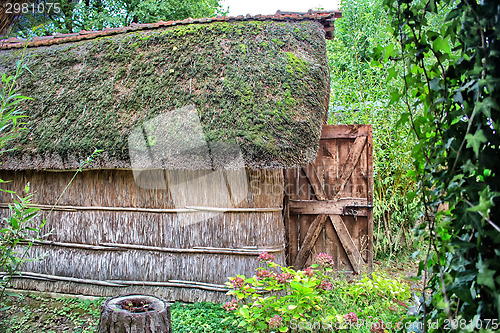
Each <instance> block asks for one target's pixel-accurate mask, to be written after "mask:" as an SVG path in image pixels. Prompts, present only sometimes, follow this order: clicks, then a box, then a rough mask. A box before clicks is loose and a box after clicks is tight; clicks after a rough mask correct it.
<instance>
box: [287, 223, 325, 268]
mask: <svg viewBox="0 0 500 333" xmlns="http://www.w3.org/2000/svg"><path fill="white" fill-rule="evenodd" d="M326 218H327V215H318V216H317V217H316V218H315V219H314V221H313V222H312V223H311V225H310V226H309V229H308V230H307V234H306V237H305V238H304V242H303V244H302V248H301V249H300V251H299V253H298V254H297V258H296V259H295V263H294V265H293V266H294V267H295V269H302V268H303V267H304V264H305V263H306V261H307V258H308V257H309V254H310V252H311V249H312V248H313V246H314V244H315V243H316V240H317V239H318V236H319V234H320V232H321V230H323V225H324V224H325V221H326Z"/></svg>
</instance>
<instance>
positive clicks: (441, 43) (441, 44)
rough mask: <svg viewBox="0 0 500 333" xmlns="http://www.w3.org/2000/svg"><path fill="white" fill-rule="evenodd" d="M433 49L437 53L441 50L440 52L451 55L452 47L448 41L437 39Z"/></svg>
mask: <svg viewBox="0 0 500 333" xmlns="http://www.w3.org/2000/svg"><path fill="white" fill-rule="evenodd" d="M432 47H433V48H434V50H436V51H437V50H439V51H442V52H443V53H447V54H450V53H451V49H450V45H449V44H448V42H447V41H446V40H444V39H443V38H441V37H438V38H436V39H435V40H434V41H433V42H432Z"/></svg>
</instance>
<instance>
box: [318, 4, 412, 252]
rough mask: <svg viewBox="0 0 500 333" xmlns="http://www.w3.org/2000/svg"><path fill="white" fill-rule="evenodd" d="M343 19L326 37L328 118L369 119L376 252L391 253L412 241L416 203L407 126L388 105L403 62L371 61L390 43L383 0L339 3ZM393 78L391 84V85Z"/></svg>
mask: <svg viewBox="0 0 500 333" xmlns="http://www.w3.org/2000/svg"><path fill="white" fill-rule="evenodd" d="M341 8H342V18H341V19H337V20H335V39H333V40H331V41H328V43H327V47H328V57H329V63H330V73H331V95H330V96H331V98H330V103H331V106H330V117H329V122H330V123H334V124H339V123H342V124H371V125H372V126H373V144H374V147H373V148H374V201H375V202H374V206H375V207H374V222H375V229H374V230H375V246H374V251H375V256H377V255H378V256H384V255H389V256H390V255H392V254H394V253H398V252H400V251H402V250H405V249H407V248H409V247H410V246H411V240H410V234H411V233H410V229H411V228H413V226H414V225H415V222H416V221H417V220H418V216H417V214H418V211H419V207H418V206H417V204H416V203H415V202H414V201H413V200H412V198H410V197H408V195H407V194H408V192H411V191H414V190H415V188H416V183H415V181H414V179H413V178H412V177H411V175H408V173H407V171H408V170H409V169H411V167H412V164H411V161H412V160H411V153H410V149H409V148H410V147H412V146H413V145H414V137H413V135H412V133H411V131H410V127H409V126H408V125H406V124H401V123H398V119H399V116H400V114H401V113H403V112H404V108H403V106H402V105H401V104H398V103H393V104H392V105H389V106H388V104H389V101H390V100H391V98H392V96H393V95H392V94H391V92H392V91H398V90H399V89H400V88H401V86H400V84H398V83H391V82H387V79H390V78H391V77H393V76H398V75H399V73H400V72H401V66H399V65H398V64H396V66H394V67H391V68H390V70H389V71H388V68H389V67H390V63H389V64H384V65H382V64H380V63H379V62H377V61H375V59H376V58H375V53H374V50H375V49H377V48H381V47H383V46H384V45H392V44H391V43H392V41H393V39H392V37H391V35H390V34H388V32H387V24H388V19H387V15H386V14H385V11H384V8H383V4H382V0H356V1H343V2H342V7H341ZM389 83H391V84H389Z"/></svg>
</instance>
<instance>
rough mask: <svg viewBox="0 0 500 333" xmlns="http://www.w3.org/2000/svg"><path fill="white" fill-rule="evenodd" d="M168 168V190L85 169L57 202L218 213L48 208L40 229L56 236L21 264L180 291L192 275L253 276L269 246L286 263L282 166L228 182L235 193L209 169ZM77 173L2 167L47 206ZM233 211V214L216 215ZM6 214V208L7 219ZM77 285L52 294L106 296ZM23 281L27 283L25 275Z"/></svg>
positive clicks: (0, 197) (201, 280)
mask: <svg viewBox="0 0 500 333" xmlns="http://www.w3.org/2000/svg"><path fill="white" fill-rule="evenodd" d="M168 174H169V181H168V184H169V185H170V186H169V187H168V189H164V190H162V189H144V188H140V187H139V186H137V185H136V183H135V180H134V175H133V172H132V171H131V170H103V171H84V172H82V173H81V174H79V175H78V176H77V177H76V178H75V180H74V183H72V184H71V186H70V187H69V188H68V190H67V191H66V193H65V194H64V195H63V196H62V197H61V199H60V201H59V202H60V205H61V206H62V207H72V208H74V207H117V206H118V207H135V208H141V207H142V208H143V209H165V210H166V209H175V208H174V207H175V206H176V205H177V204H180V205H184V206H188V207H195V208H199V207H200V206H203V207H205V206H209V207H213V208H216V209H209V210H197V209H193V208H189V209H190V210H192V211H189V212H181V213H178V212H177V213H172V212H169V211H167V212H154V211H153V212H151V211H147V212H145V211H114V210H86V209H85V210H80V209H75V210H64V209H62V210H57V211H52V213H51V215H50V216H48V215H47V214H48V211H46V210H44V211H42V212H41V213H40V215H41V216H40V218H43V217H46V218H47V224H46V226H45V227H44V230H43V231H44V232H50V231H52V234H51V235H50V236H49V238H48V239H47V240H44V241H42V242H38V243H37V244H35V245H36V246H34V247H33V248H31V250H30V251H29V253H28V255H29V256H31V257H35V256H36V255H37V254H38V255H39V256H41V257H42V258H43V260H42V261H33V262H28V263H26V265H25V267H24V268H23V269H24V270H25V271H27V272H32V273H34V274H44V275H50V276H58V277H60V278H61V279H65V278H71V279H80V280H96V281H108V282H112V283H118V284H121V283H120V282H117V281H122V282H123V281H130V283H131V284H134V283H133V281H144V282H145V283H146V282H147V283H149V287H151V288H152V287H155V288H156V287H158V286H159V284H162V283H165V282H168V283H170V284H169V285H164V287H165V288H167V287H168V288H173V287H178V288H181V289H182V288H184V287H186V286H183V285H180V283H181V282H179V281H191V283H192V284H193V285H197V286H198V285H200V284H201V285H205V284H215V285H223V284H224V283H225V282H226V281H227V278H228V277H229V276H236V275H237V274H245V275H252V274H254V270H255V268H256V267H258V265H259V263H258V260H257V258H256V256H257V255H258V254H260V253H261V251H267V252H272V253H273V254H274V256H275V257H276V262H277V263H279V264H284V262H285V254H284V245H283V244H284V237H283V221H282V213H281V211H278V209H277V207H280V206H281V205H282V202H283V191H282V189H283V172H282V170H270V169H266V170H252V169H247V170H245V174H246V176H245V178H243V179H232V180H228V183H229V184H231V186H230V189H231V190H232V191H229V192H228V188H227V184H228V183H218V182H215V183H214V182H211V181H210V180H211V179H210V178H207V177H204V175H205V176H206V172H201V171H186V170H181V171H169V172H168ZM72 176H73V174H72V173H63V172H33V171H24V172H5V171H4V172H0V178H2V179H11V180H12V182H10V183H7V184H5V188H6V189H9V190H14V191H17V192H19V193H20V192H21V190H22V188H23V187H24V185H25V184H26V183H27V182H30V184H31V190H32V191H33V192H34V193H35V194H34V198H33V202H34V203H36V204H39V205H47V206H48V205H49V204H50V202H55V200H56V198H57V196H58V194H59V193H61V192H62V190H63V189H64V187H65V186H66V184H67V183H68V181H69V179H70V178H71V177H72ZM230 177H231V176H230V175H229V178H230ZM236 178H237V177H236ZM188 183H189V184H190V185H189V186H188V185H186V184H188ZM174 188H176V190H174ZM242 189H245V190H246V192H242V191H241V190H242ZM87 193H88V194H91V195H87ZM224 193H225V194H224ZM0 201H2V202H4V203H6V202H10V201H11V198H10V195H9V194H6V193H1V194H0ZM231 207H233V208H234V211H229V212H227V211H219V208H222V210H224V209H225V208H231ZM269 207H276V208H273V209H271V210H269ZM247 209H248V210H247ZM259 209H263V210H259ZM6 212H7V210H6V209H0V217H1V216H5V215H4V214H5V213H6ZM82 263H85V264H84V265H82ZM113 281H114V282H113ZM73 282H76V281H73ZM40 283H41V282H40ZM123 283H125V282H123ZM123 283H122V284H123ZM141 283H142V282H141ZM183 283H184V282H183ZM78 284H79V282H77V283H72V284H71V286H72V287H71V288H70V289H68V288H69V287H67V286H65V287H62V285H61V284H58V283H56V282H53V289H51V290H52V291H57V292H70V293H80V294H86V293H87V294H88V293H91V294H92V295H101V292H102V293H105V292H104V289H102V287H103V286H86V287H82V286H78ZM80 284H81V283H80ZM137 284H139V282H137ZM16 285H17V286H18V287H19V288H29V283H28V282H26V281H23V280H19V281H17V282H16ZM43 285H44V286H45V287H44V288H45V289H44V290H46V289H47V288H49V284H43ZM134 285H135V284H134ZM146 286H148V285H147V284H146ZM59 287H61V288H62V289H58V288H59ZM205 287H207V286H205ZM208 287H210V286H208ZM120 288H122V287H120ZM128 288H133V287H128ZM49 289H50V288H49ZM205 289H206V288H205ZM127 290H131V289H127ZM207 292H208V290H207ZM182 293H183V292H182ZM102 295H104V294H102ZM189 295H195V294H193V293H184V294H183V296H182V297H188V296H189ZM189 297H191V296H189ZM203 297H208V296H203Z"/></svg>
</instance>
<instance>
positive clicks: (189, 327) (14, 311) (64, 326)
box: [0, 294, 244, 333]
mask: <svg viewBox="0 0 500 333" xmlns="http://www.w3.org/2000/svg"><path fill="white" fill-rule="evenodd" d="M104 300H105V298H98V299H97V298H91V299H78V298H66V297H60V298H50V297H47V296H46V295H45V296H42V295H35V294H29V295H28V294H23V295H20V296H17V297H14V296H11V297H9V299H8V301H7V305H9V309H8V310H7V311H5V312H3V313H0V333H59V332H73V333H94V332H97V331H98V323H99V316H100V306H101V304H102V302H103V301H104ZM171 313H172V331H173V332H176V333H239V332H244V331H243V330H241V329H240V328H238V327H235V326H232V325H231V323H230V322H226V323H223V322H222V321H223V320H224V319H225V318H228V319H229V320H230V321H231V320H232V319H234V316H233V315H232V314H230V313H227V312H226V311H225V310H224V309H222V307H221V305H220V304H214V303H208V302H202V303H194V304H185V303H180V302H176V303H174V304H172V305H171Z"/></svg>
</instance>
